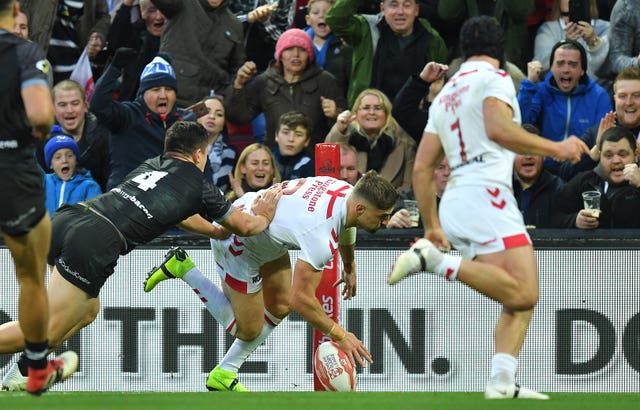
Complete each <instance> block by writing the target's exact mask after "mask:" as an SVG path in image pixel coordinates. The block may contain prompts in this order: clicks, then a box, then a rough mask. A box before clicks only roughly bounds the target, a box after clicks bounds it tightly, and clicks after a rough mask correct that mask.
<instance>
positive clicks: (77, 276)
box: [48, 204, 123, 298]
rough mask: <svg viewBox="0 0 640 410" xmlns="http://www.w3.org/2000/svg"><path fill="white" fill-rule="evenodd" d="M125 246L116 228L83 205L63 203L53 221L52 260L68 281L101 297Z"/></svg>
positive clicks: (50, 263) (50, 259) (50, 255)
mask: <svg viewBox="0 0 640 410" xmlns="http://www.w3.org/2000/svg"><path fill="white" fill-rule="evenodd" d="M122 248H123V242H122V238H121V237H120V235H119V233H118V231H117V230H116V228H115V227H114V226H113V225H112V224H111V223H110V222H108V221H107V220H105V219H104V218H102V217H100V216H98V215H96V214H95V213H93V212H91V211H90V210H88V209H87V208H85V207H84V206H82V205H79V204H76V205H63V206H62V207H61V208H59V209H58V210H57V211H56V213H55V216H54V218H53V220H52V227H51V249H50V250H49V257H48V263H49V265H53V264H54V263H55V266H56V268H58V272H60V274H61V275H62V277H63V278H65V279H66V280H67V281H68V282H70V283H72V284H73V285H74V286H76V287H77V288H79V289H82V290H83V291H85V292H86V293H87V294H89V295H90V296H91V297H94V298H95V297H98V294H99V293H100V289H101V288H102V286H103V285H104V283H105V281H106V280H107V279H108V278H109V276H111V275H112V274H113V271H114V268H115V266H116V263H117V261H118V257H119V256H120V252H121V250H122Z"/></svg>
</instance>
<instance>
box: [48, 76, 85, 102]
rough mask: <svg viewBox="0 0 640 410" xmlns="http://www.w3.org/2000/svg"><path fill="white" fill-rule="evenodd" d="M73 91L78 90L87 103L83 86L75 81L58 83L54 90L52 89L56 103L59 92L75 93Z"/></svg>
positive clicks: (83, 100)
mask: <svg viewBox="0 0 640 410" xmlns="http://www.w3.org/2000/svg"><path fill="white" fill-rule="evenodd" d="M73 90H76V91H78V92H79V93H80V97H82V102H86V101H87V100H86V98H85V94H84V88H82V86H81V85H80V84H79V83H78V82H77V81H73V80H62V81H59V82H58V83H56V85H54V86H53V88H52V89H51V95H52V96H53V99H54V101H55V99H56V93H57V92H58V91H73Z"/></svg>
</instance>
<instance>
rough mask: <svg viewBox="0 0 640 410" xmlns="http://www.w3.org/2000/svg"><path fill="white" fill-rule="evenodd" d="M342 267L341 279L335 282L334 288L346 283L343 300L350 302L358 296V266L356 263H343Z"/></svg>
mask: <svg viewBox="0 0 640 410" xmlns="http://www.w3.org/2000/svg"><path fill="white" fill-rule="evenodd" d="M342 267H343V269H342V273H341V275H340V279H338V280H337V281H335V283H334V284H333V287H334V288H335V287H337V286H339V285H340V284H341V283H344V287H343V288H342V291H341V293H342V299H343V300H350V299H351V298H352V297H354V296H355V295H356V282H357V281H356V264H355V262H342Z"/></svg>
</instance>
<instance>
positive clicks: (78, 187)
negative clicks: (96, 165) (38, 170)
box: [44, 168, 102, 218]
mask: <svg viewBox="0 0 640 410" xmlns="http://www.w3.org/2000/svg"><path fill="white" fill-rule="evenodd" d="M44 189H45V205H46V206H47V210H48V211H49V216H50V217H51V218H53V213H54V212H55V211H56V209H58V208H59V207H60V205H62V204H70V205H71V204H75V203H77V202H80V201H84V200H85V199H89V198H93V197H94V196H98V195H100V194H101V193H102V190H101V189H100V186H99V185H98V183H97V182H96V181H94V180H93V178H91V173H90V172H89V171H86V170H84V169H82V168H76V173H75V175H74V176H73V177H71V179H69V180H68V181H63V180H61V179H60V177H59V176H58V175H56V173H55V172H54V173H51V174H45V176H44Z"/></svg>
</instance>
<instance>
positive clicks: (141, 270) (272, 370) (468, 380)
mask: <svg viewBox="0 0 640 410" xmlns="http://www.w3.org/2000/svg"><path fill="white" fill-rule="evenodd" d="M418 234H420V232H419V231H398V230H386V231H382V232H380V233H378V234H376V235H368V234H366V233H364V232H359V233H358V235H359V237H358V248H357V251H356V266H357V272H358V294H357V296H356V297H355V298H354V299H353V300H352V301H347V302H342V304H341V309H340V315H339V316H340V323H341V324H342V325H343V326H345V327H346V328H348V329H349V330H350V331H352V332H354V333H355V334H356V335H357V336H358V337H359V338H361V339H362V340H363V341H364V343H365V345H366V346H368V348H369V349H370V351H371V353H372V355H373V358H374V363H373V364H371V365H369V366H368V367H367V368H366V369H358V370H359V383H358V390H359V391H482V390H484V383H485V382H486V379H487V375H488V372H489V364H490V363H489V362H490V358H491V355H492V351H493V340H492V333H493V326H494V323H495V321H496V318H497V315H498V314H499V306H498V305H497V304H496V303H494V302H492V301H490V300H488V299H486V298H484V297H482V296H480V295H479V294H477V293H476V292H474V291H472V290H470V289H468V288H466V287H465V286H463V285H462V284H460V283H448V282H446V281H444V280H442V279H439V278H435V277H432V276H431V275H427V274H423V275H415V276H412V277H411V278H409V279H407V280H405V281H403V282H401V283H400V284H398V285H396V286H394V287H390V286H388V285H386V276H387V274H388V272H389V270H390V268H391V266H392V264H393V262H394V261H395V259H396V257H397V256H398V255H399V253H400V252H401V251H402V250H403V249H404V248H405V247H406V246H407V244H408V243H409V241H410V239H411V238H412V237H413V236H416V235H418ZM532 237H533V238H534V242H535V244H536V247H537V250H536V256H537V259H538V265H539V272H540V302H539V304H538V307H537V309H536V312H535V315H534V318H533V321H532V325H531V328H530V330H529V334H528V338H527V341H526V344H525V347H524V350H523V352H522V355H521V357H520V363H521V367H520V371H519V381H520V382H521V383H522V384H524V385H527V386H532V387H534V388H536V389H539V390H541V391H562V392H638V391H640V377H639V373H640V291H639V288H640V286H639V283H640V279H639V272H638V268H637V266H638V261H640V240H638V239H636V238H637V237H640V235H637V232H634V231H608V232H604V233H603V232H595V233H590V234H588V235H587V237H586V238H585V234H584V233H582V232H577V231H576V232H574V231H538V232H532ZM171 244H182V245H185V247H186V248H187V249H188V252H189V254H190V256H191V257H192V259H193V260H194V261H195V262H196V264H197V265H198V266H199V267H200V269H201V270H202V271H203V272H205V273H208V274H209V276H210V277H211V278H213V279H214V281H215V282H216V283H219V279H218V277H217V276H216V275H215V274H214V269H213V259H212V253H211V251H210V250H209V248H208V242H206V241H203V240H201V239H197V238H193V237H185V236H167V237H164V238H161V239H159V240H157V241H154V242H153V243H152V244H150V245H149V246H147V247H144V248H139V249H136V250H134V251H133V252H132V253H130V254H129V255H127V256H125V257H123V258H121V260H120V262H119V263H118V266H117V268H116V273H115V274H114V276H113V277H112V278H111V279H109V281H108V282H107V284H106V285H105V287H104V288H103V290H102V292H101V302H102V309H101V312H100V314H99V316H98V319H97V320H96V321H95V322H94V323H93V324H91V325H90V326H89V327H87V328H85V329H83V330H82V331H81V332H80V333H79V334H78V335H76V336H75V337H73V338H72V339H71V340H69V341H68V342H67V343H66V345H65V346H64V348H71V349H73V350H75V351H77V352H78V353H79V355H80V358H81V365H80V369H79V371H78V373H77V374H76V375H74V376H73V377H72V378H71V379H69V380H68V381H67V382H65V383H63V384H62V385H60V386H59V387H56V388H55V389H56V390H62V391H204V390H205V387H204V382H205V379H206V376H207V374H208V372H209V370H210V369H211V368H213V366H215V364H216V363H217V362H218V360H219V359H220V358H221V357H222V355H223V354H224V352H225V351H226V349H227V347H228V346H229V344H230V343H231V341H232V339H231V338H230V337H229V336H228V335H226V334H225V333H224V332H223V330H222V327H221V326H220V325H218V324H217V322H216V321H215V320H214V319H213V318H212V317H211V316H210V315H209V313H208V312H207V311H206V309H204V306H203V305H202V303H201V302H200V301H199V299H198V298H197V297H196V295H195V294H194V293H193V292H192V291H191V289H190V288H189V286H188V285H187V284H186V283H183V282H181V281H180V280H173V281H166V282H164V283H162V284H160V285H159V286H158V287H157V288H156V289H154V290H153V291H152V292H151V293H149V294H146V293H144V292H143V290H142V282H143V280H144V277H145V273H146V272H147V271H148V270H149V269H150V268H151V267H152V266H154V265H155V264H157V263H158V262H160V261H161V260H162V259H163V257H164V253H165V251H166V249H167V248H168V246H169V245H171ZM297 254H298V252H297V251H292V252H291V258H292V262H294V261H295V258H296V256H297ZM0 268H2V272H3V281H4V282H3V283H4V285H3V286H2V287H1V288H0V323H4V322H6V321H9V320H12V319H15V318H16V317H17V309H16V301H17V284H16V283H15V279H13V264H12V261H11V258H10V256H9V252H8V250H7V249H6V248H4V247H3V248H1V249H0ZM312 340H313V337H312V330H311V328H310V327H309V326H308V325H307V324H306V322H304V321H303V320H302V319H301V317H300V316H299V315H297V314H295V313H293V314H292V315H290V317H289V318H288V319H286V320H284V321H283V322H282V323H281V324H280V325H279V326H278V328H277V329H276V330H275V331H274V333H273V334H272V335H271V337H270V338H269V339H268V340H267V342H266V343H265V344H264V345H262V346H260V347H259V348H258V349H257V350H256V352H255V353H254V354H253V355H252V356H251V357H250V360H249V361H248V362H247V363H246V364H245V365H244V366H243V368H242V369H241V372H240V379H241V381H242V382H243V383H244V384H245V385H246V386H247V387H248V388H249V389H250V390H254V391H311V390H313V379H312V374H311V357H312V352H313V342H312ZM16 359H17V355H0V374H2V375H4V374H5V373H6V371H8V369H9V367H10V365H11V364H12V363H13V361H15V360H16Z"/></svg>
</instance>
